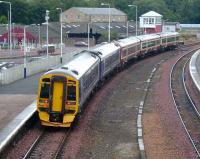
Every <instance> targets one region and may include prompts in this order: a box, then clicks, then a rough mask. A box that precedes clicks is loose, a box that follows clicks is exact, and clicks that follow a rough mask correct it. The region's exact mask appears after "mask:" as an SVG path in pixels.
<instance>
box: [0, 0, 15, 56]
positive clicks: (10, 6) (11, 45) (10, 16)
mask: <svg viewBox="0 0 200 159" xmlns="http://www.w3.org/2000/svg"><path fill="white" fill-rule="evenodd" d="M0 3H7V4H9V6H10V18H9V19H10V28H9V29H10V53H11V51H12V26H11V24H12V22H11V21H12V19H11V17H12V16H11V2H7V1H0Z"/></svg>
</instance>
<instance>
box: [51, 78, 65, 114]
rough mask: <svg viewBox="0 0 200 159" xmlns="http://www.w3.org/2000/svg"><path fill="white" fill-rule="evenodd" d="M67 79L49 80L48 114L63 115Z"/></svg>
mask: <svg viewBox="0 0 200 159" xmlns="http://www.w3.org/2000/svg"><path fill="white" fill-rule="evenodd" d="M66 83H67V79H66V78H65V77H62V76H55V77H53V78H52V80H51V91H50V112H51V113H61V114H64V110H65V102H66Z"/></svg>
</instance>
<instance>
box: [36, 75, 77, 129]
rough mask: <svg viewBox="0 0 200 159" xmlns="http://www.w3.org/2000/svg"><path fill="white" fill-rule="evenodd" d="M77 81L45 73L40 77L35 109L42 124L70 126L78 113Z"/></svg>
mask: <svg viewBox="0 0 200 159" xmlns="http://www.w3.org/2000/svg"><path fill="white" fill-rule="evenodd" d="M78 99H79V98H78V81H77V80H76V79H74V78H73V77H70V76H69V77H68V76H61V75H52V74H47V75H44V76H43V77H41V79H40V85H39V89H38V99H37V111H38V114H39V118H40V121H41V124H42V125H45V126H54V127H70V126H71V124H72V122H73V121H74V119H75V116H76V114H77V113H78Z"/></svg>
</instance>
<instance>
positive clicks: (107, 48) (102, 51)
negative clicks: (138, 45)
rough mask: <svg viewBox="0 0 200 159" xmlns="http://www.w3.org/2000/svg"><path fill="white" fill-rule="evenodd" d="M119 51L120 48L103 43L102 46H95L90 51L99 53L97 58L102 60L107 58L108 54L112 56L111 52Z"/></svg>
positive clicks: (112, 44)
mask: <svg viewBox="0 0 200 159" xmlns="http://www.w3.org/2000/svg"><path fill="white" fill-rule="evenodd" d="M119 49H120V47H119V46H117V45H115V44H114V43H103V44H100V45H97V46H96V47H95V48H94V49H92V50H91V51H94V52H99V56H100V57H101V58H104V57H106V56H108V55H109V54H112V53H113V52H115V51H117V50H119Z"/></svg>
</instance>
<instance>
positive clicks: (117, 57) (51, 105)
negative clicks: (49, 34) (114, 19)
mask: <svg viewBox="0 0 200 159" xmlns="http://www.w3.org/2000/svg"><path fill="white" fill-rule="evenodd" d="M178 37H179V33H159V34H149V35H140V36H137V37H129V38H126V39H122V40H118V41H115V42H111V43H103V44H101V45H97V46H96V47H95V48H93V49H92V50H88V51H82V52H80V53H78V54H76V55H74V58H73V59H72V60H71V61H70V62H68V63H67V64H66V65H63V66H62V67H60V68H58V69H54V70H51V71H48V72H47V73H45V74H44V75H43V76H42V77H41V78H40V84H39V88H38V97H37V111H38V114H39V118H40V121H41V124H42V125H46V126H54V127H70V126H71V123H72V122H73V121H74V119H75V117H76V116H78V114H79V113H80V112H81V109H82V107H83V104H84V102H85V101H86V99H87V98H88V97H89V95H90V94H91V93H92V91H93V90H94V88H95V87H96V86H97V85H98V82H102V80H103V79H104V78H105V77H106V76H107V75H108V74H109V73H110V72H112V71H113V70H114V69H115V68H118V67H122V66H123V65H124V64H125V63H126V62H128V61H130V60H131V59H133V58H135V57H139V56H143V55H145V54H147V53H152V52H155V51H160V50H161V48H171V47H172V48H173V47H176V46H177V45H178V42H179V40H178Z"/></svg>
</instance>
